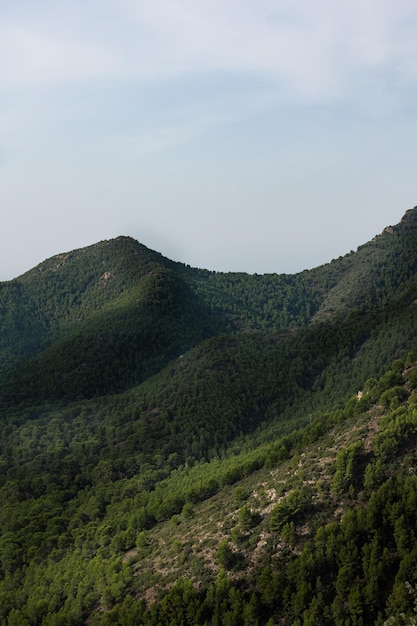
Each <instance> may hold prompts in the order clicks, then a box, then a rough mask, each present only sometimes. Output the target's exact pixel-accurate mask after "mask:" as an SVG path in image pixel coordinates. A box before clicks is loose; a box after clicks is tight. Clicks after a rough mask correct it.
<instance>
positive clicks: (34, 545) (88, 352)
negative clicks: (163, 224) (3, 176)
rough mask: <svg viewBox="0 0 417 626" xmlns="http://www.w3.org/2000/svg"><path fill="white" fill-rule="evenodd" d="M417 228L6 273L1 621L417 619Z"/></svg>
mask: <svg viewBox="0 0 417 626" xmlns="http://www.w3.org/2000/svg"><path fill="white" fill-rule="evenodd" d="M416 235H417V208H416V209H412V210H410V211H407V212H406V214H405V215H404V217H403V218H402V220H401V222H400V223H399V224H397V225H395V226H389V227H387V228H386V229H385V230H384V231H383V233H381V234H380V235H377V236H376V237H375V238H374V239H373V240H372V241H370V242H368V243H366V244H364V245H362V246H360V247H359V248H358V250H357V251H355V252H350V253H349V254H347V255H345V256H342V257H339V258H338V259H334V260H333V261H331V262H330V263H328V264H326V265H323V266H321V267H318V268H315V269H312V270H306V271H304V272H301V273H299V274H295V275H283V274H268V275H248V274H243V273H242V274H240V273H239V274H236V273H217V272H211V271H208V270H202V269H197V268H192V267H189V266H187V265H184V264H181V263H176V262H174V261H171V260H169V259H166V258H164V257H163V256H162V255H160V254H159V253H157V252H154V251H151V250H149V249H148V248H146V247H145V246H144V245H142V244H140V243H138V242H137V241H135V240H133V239H131V238H129V237H119V238H117V239H114V240H111V241H104V242H100V243H97V244H95V245H92V246H89V247H88V248H83V249H80V250H74V251H72V252H68V253H64V254H59V255H57V256H55V257H52V258H51V259H48V260H46V261H44V262H43V263H41V264H40V265H39V266H37V267H35V268H33V269H32V270H30V271H28V272H27V273H25V274H23V275H22V276H20V277H18V278H16V279H15V280H12V281H9V282H5V283H1V284H0V625H3V624H4V625H5V626H9V625H10V626H12V625H23V626H24V625H31V624H42V625H45V626H47V625H67V624H68V625H71V624H74V625H76V624H84V623H89V624H92V625H93V626H98V625H103V626H106V625H108V624H122V625H124V624H126V625H129V624H132V625H133V624H146V625H155V626H156V625H159V624H161V625H165V624H167V625H169V624H171V625H177V624H178V625H179V624H190V625H192V624H201V625H215V624H219V625H220V624H221V625H223V624H225V625H231V626H233V625H236V626H240V625H248V626H249V625H256V624H259V625H261V624H268V625H269V626H271V625H272V624H291V625H293V624H294V625H300V626H301V625H303V624H307V625H309V624H311V625H312V626H313V625H314V626H315V625H320V624H329V625H330V624H336V625H340V626H342V625H343V626H347V625H361V624H362V625H367V624H377V625H380V626H382V625H388V624H414V623H416V620H417V566H416V563H417V542H416V532H417V531H416V529H417V519H416V517H417V457H416V454H417V453H416V443H417V308H416V304H417V246H416Z"/></svg>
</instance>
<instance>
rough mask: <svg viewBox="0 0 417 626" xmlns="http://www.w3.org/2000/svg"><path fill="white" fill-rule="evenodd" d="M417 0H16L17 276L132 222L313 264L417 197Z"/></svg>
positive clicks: (4, 193)
mask: <svg viewBox="0 0 417 626" xmlns="http://www.w3.org/2000/svg"><path fill="white" fill-rule="evenodd" d="M416 32H417V3H416V2H415V0H395V2H394V1H393V0H349V1H347V0H340V1H339V2H334V0H316V2H311V0H152V2H150V1H149V0H146V1H145V0H143V1H142V0H37V1H36V2H33V1H32V0H19V2H16V1H15V0H2V1H1V3H0V206H1V215H2V222H1V228H0V280H2V281H4V280H10V279H12V278H14V277H17V276H19V275H20V274H22V273H23V272H25V271H26V270H28V269H30V268H32V267H34V266H35V265H37V264H38V263H40V262H41V261H43V260H44V259H46V258H49V257H50V256H53V255H55V254H58V253H61V252H66V251H69V250H73V249H76V248H80V247H84V246H87V245H91V244H94V243H96V242H98V241H102V240H104V239H111V238H113V237H117V236H119V235H130V236H131V237H134V238H135V239H137V240H139V241H140V242H141V243H143V244H144V245H146V246H148V247H149V248H152V249H153V250H157V251H158V252H161V253H162V254H163V255H165V256H167V257H169V258H171V259H173V260H175V261H181V262H183V263H187V264H189V265H191V266H193V267H200V268H206V269H210V270H216V271H234V272H235V271H241V272H248V273H258V274H264V273H290V274H291V273H296V272H299V271H302V270H303V269H310V268H313V267H316V266H318V265H321V264H323V263H326V262H328V261H331V260H332V259H333V258H337V257H339V256H341V255H344V254H346V253H348V252H350V251H351V250H355V249H356V248H357V247H358V246H359V245H361V244H363V243H365V242H366V241H369V240H370V239H372V238H373V237H374V236H375V235H376V234H378V233H380V232H382V230H383V229H384V227H385V226H387V225H391V224H396V223H398V222H399V221H400V220H401V217H402V215H403V214H404V213H405V211H406V210H407V209H409V208H412V207H413V206H415V205H416V204H417V202H416V200H417V193H416V189H415V187H416V182H415V180H416V176H415V170H416V152H417V106H416V105H417V38H416V36H415V34H416Z"/></svg>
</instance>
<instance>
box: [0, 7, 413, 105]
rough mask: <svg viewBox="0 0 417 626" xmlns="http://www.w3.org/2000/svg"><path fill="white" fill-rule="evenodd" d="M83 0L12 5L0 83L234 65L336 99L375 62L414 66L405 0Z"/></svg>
mask: <svg viewBox="0 0 417 626" xmlns="http://www.w3.org/2000/svg"><path fill="white" fill-rule="evenodd" d="M83 5H84V3H81V2H79V1H78V2H72V3H64V4H62V3H59V4H45V2H39V3H36V8H35V9H33V8H32V9H31V10H30V11H29V10H28V12H27V15H26V14H25V18H24V19H22V12H19V13H17V12H16V15H14V14H13V11H11V10H10V9H9V11H8V14H7V16H5V19H4V20H3V21H2V26H1V29H0V41H1V44H0V58H2V59H3V63H2V67H3V70H2V72H1V74H0V85H3V87H6V86H7V85H8V84H9V85H10V84H13V83H18V84H24V83H26V84H29V85H30V84H34V83H39V82H40V83H52V84H55V83H58V84H60V83H62V82H64V81H76V80H78V81H85V80H87V79H88V80H91V79H93V80H94V79H95V80H97V81H102V80H110V81H111V80H115V79H123V80H137V81H141V80H142V81H143V80H148V81H149V80H155V79H156V80H162V79H164V78H173V77H176V76H182V75H186V74H193V73H200V74H201V73H205V72H206V73H212V72H233V73H248V74H252V75H257V74H260V75H262V76H263V77H265V79H267V80H269V81H271V82H274V83H276V84H277V85H278V87H279V89H280V90H281V92H284V93H286V92H287V91H288V92H290V93H292V94H293V95H294V96H295V95H297V94H298V97H300V98H306V99H307V100H312V101H315V100H317V101H319V100H329V101H331V100H333V99H343V98H352V86H354V85H355V84H359V82H360V80H361V79H362V78H363V76H367V75H368V74H370V73H372V72H379V73H380V74H381V75H382V74H383V72H384V71H385V70H386V71H387V72H388V73H389V75H390V76H392V75H398V77H401V80H402V81H404V82H407V81H413V80H414V79H415V76H416V71H417V67H416V62H415V61H414V59H416V58H417V43H416V40H415V28H412V27H411V25H412V24H414V26H415V25H416V21H417V18H416V13H417V11H416V8H415V3H412V2H409V1H408V0H402V1H401V0H400V1H398V2H396V3H392V2H391V1H390V0H385V1H382V2H381V1H378V2H377V1H376V0H368V2H366V3H363V2H359V1H358V0H353V1H351V2H349V3H334V2H330V0H320V1H318V2H316V3H311V2H308V1H307V0H292V1H291V2H289V1H287V0H281V1H272V0H259V1H258V2H256V3H255V2H253V1H251V0H239V2H237V0H230V1H229V2H226V3H225V2H220V1H218V0H210V1H209V0H200V1H198V2H196V1H195V0H169V1H168V0H153V2H151V3H150V2H144V1H133V0H117V2H116V1H115V0H112V1H107V2H104V3H100V4H98V3H97V5H96V12H95V13H94V14H92V13H91V12H90V13H86V10H85V8H83ZM46 9H48V10H46ZM1 13H2V10H1V9H0V17H1ZM381 80H382V79H381ZM384 80H386V79H384ZM356 81H357V82H356Z"/></svg>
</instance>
